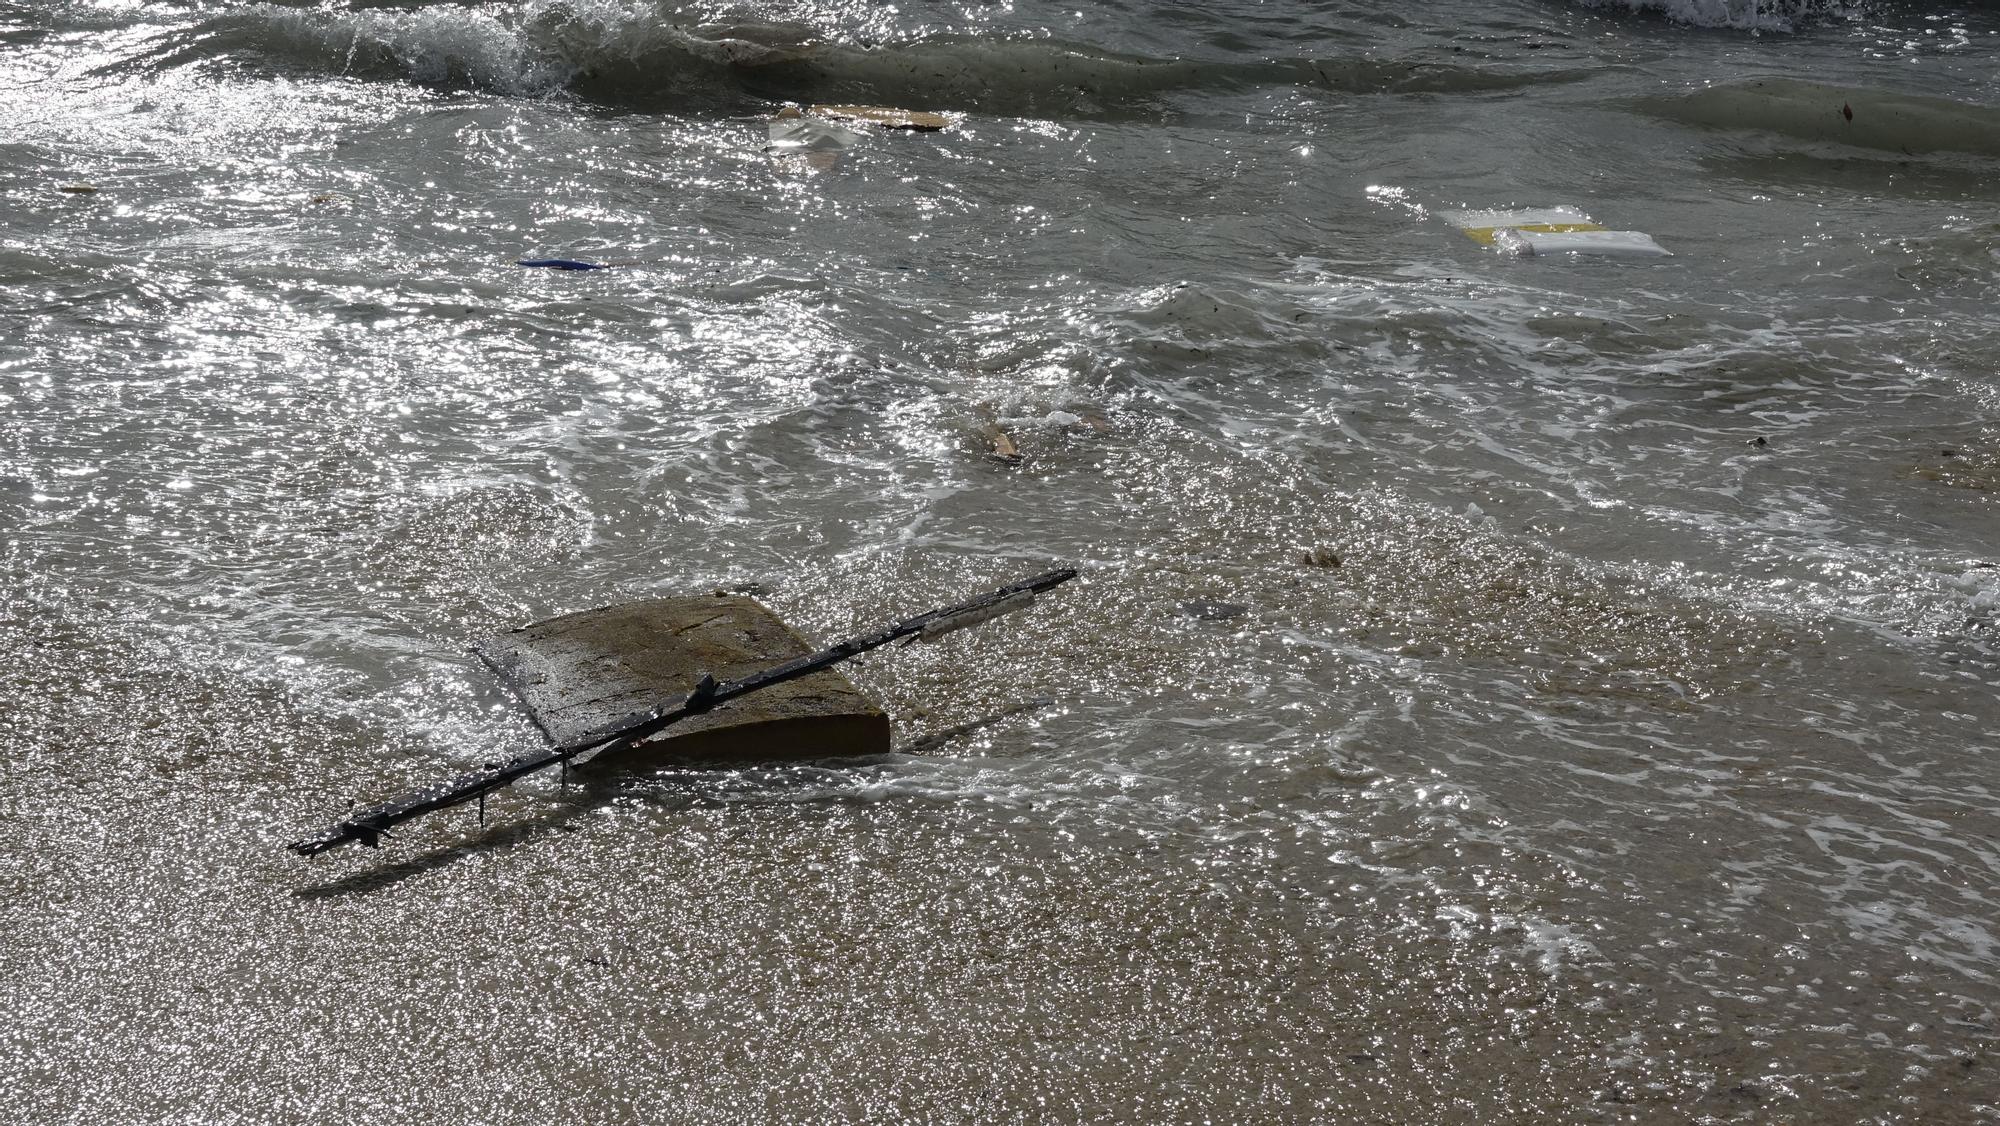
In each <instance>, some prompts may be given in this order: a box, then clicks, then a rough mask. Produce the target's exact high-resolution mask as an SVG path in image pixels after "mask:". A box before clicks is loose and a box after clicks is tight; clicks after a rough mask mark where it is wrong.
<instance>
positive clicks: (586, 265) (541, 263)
mask: <svg viewBox="0 0 2000 1126" xmlns="http://www.w3.org/2000/svg"><path fill="white" fill-rule="evenodd" d="M515 265H517V266H535V267H539V268H541V269H545V270H608V269H610V268H611V267H609V266H607V265H605V264H604V263H602V262H579V261H577V260H576V259H574V258H523V259H521V260H520V261H519V262H516V263H515Z"/></svg>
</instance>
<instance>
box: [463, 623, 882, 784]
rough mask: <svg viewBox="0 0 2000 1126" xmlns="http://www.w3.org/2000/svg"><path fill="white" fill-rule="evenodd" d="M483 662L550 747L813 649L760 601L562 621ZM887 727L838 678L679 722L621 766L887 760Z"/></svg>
mask: <svg viewBox="0 0 2000 1126" xmlns="http://www.w3.org/2000/svg"><path fill="white" fill-rule="evenodd" d="M474 650H475V651H476V652H477V653H478V654H479V656H480V658H481V659H482V660H484V661H485V662H486V663H487V664H488V665H490V666H491V667H492V668H493V671H494V672H496V673H498V674H500V678H501V680H502V681H504V682H505V683H506V685H507V687H508V688H510V689H511V690H513V692H514V694H515V695H516V696H518V697H520V699H521V702H522V703H523V704H524V705H526V707H527V710H528V714H529V715H530V716H532V717H533V718H534V721H535V723H536V725H537V726H539V727H540V728H541V729H542V732H543V734H545V735H547V736H548V737H549V740H550V742H552V743H554V744H556V745H558V746H561V745H564V744H567V743H570V742H573V741H575V740H578V739H580V738H582V737H583V736H585V735H588V734H589V733H591V732H593V731H600V730H605V729H608V728H616V727H619V726H623V725H624V724H626V723H628V722H637V720H638V719H639V718H640V717H641V716H643V714H644V713H646V712H648V711H650V710H651V709H652V708H653V707H654V706H655V705H658V704H661V703H678V702H679V701H680V700H682V699H683V698H685V697H686V695H687V693H688V690H689V689H691V688H693V687H694V685H695V682H696V681H698V680H700V679H701V676H702V674H703V673H707V674H709V675H712V676H714V677H715V678H716V679H717V680H718V681H727V680H735V679H738V678H740V677H743V676H746V675H748V674H750V673H753V672H757V671H759V670H761V669H766V668H770V667H771V666H773V665H777V664H781V663H783V662H785V661H788V660H790V659H792V658H793V657H800V656H804V655H805V654H807V653H809V652H811V651H812V646H811V645H809V644H808V643H807V642H806V640H805V639H804V638H802V637H800V636H799V635H798V634H797V633H794V632H793V631H792V629H791V628H790V627H789V626H787V625H785V623H784V622H783V621H782V620H780V619H779V618H778V616H777V615H776V614H773V613H772V612H771V611H770V610H769V609H767V608H765V607H764V606H762V605H761V604H759V603H757V602H756V601H754V600H752V599H749V598H744V597H740V596H735V595H712V596H709V597H705V598H655V599H651V600H648V601H644V602H629V603H625V604H623V605H618V606H607V607H603V608H601V609H597V610H586V611H583V612H582V613H577V614H566V615H564V616H562V617H559V618H550V619H548V620H547V621H542V622H536V623H535V624H533V625H530V626H524V627H523V628H521V629H517V630H513V631H511V632H509V633H504V634H501V635H500V636H498V637H493V638H489V639H488V640H486V641H483V642H480V643H479V644H478V645H476V646H474ZM889 743H890V730H889V717H888V716H886V715H884V714H883V712H882V709H881V708H880V707H878V706H876V704H875V703H874V701H872V700H870V699H869V698H868V697H867V696H865V695H863V694H862V692H861V691H860V689H858V688H856V687H855V686H854V684H853V682H851V681H849V680H848V679H847V678H846V677H845V676H842V675H841V674H840V672H839V671H837V670H834V669H827V670H824V671H821V672H816V673H814V674H812V675H811V676H806V677H801V678H799V679H798V680H794V681H790V682H788V683H785V684H780V685H777V686H775V687H772V688H767V689H765V690H763V691H761V692H758V693H755V694H753V695H750V696H746V697H744V698H743V699H741V700H737V701H734V702H732V703H728V704H724V705H723V706H721V707H719V708H717V709H716V710H715V711H713V712H710V713H708V714H707V715H700V716H695V717H693V718H691V719H688V720H685V721H683V722H681V723H677V724H675V725H674V726H673V727H671V728H669V729H667V730H666V731H665V732H663V733H662V734H661V735H659V736H657V737H655V739H653V740H652V741H650V742H648V743H646V744H645V745H644V746H642V747H639V748H636V749H633V750H629V751H620V752H618V753H617V755H616V762H617V764H618V765H619V766H635V765H636V766H644V765H648V764H657V763H659V762H662V761H665V760H668V759H675V760H679V759H716V758H755V759H784V758H827V757H834V756H847V755H872V754H885V753H887V752H888V750H889Z"/></svg>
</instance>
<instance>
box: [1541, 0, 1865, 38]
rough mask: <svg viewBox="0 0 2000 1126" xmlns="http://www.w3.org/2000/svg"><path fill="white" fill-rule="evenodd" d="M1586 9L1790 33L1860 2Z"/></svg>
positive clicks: (1666, 3) (1613, 0) (1782, 0)
mask: <svg viewBox="0 0 2000 1126" xmlns="http://www.w3.org/2000/svg"><path fill="white" fill-rule="evenodd" d="M1579 2H1580V3H1582V4H1583V5H1584V6H1585V7H1587V8H1608V9H1624V10H1627V11H1632V12H1649V13H1656V14H1659V15H1663V16H1665V17H1666V18H1668V19H1670V20H1673V21H1674V22H1675V23H1684V24H1692V25H1694V26H1696V27H1727V28H1737V29H1740V30H1745V31H1791V30H1794V29H1795V28H1797V27H1799V26H1801V25H1803V24H1808V23H1814V22H1817V21H1820V20H1826V19H1841V18H1845V17H1848V16H1852V15H1855V14H1857V13H1858V12H1859V11H1860V8H1861V5H1860V3H1859V2H1857V0H1579Z"/></svg>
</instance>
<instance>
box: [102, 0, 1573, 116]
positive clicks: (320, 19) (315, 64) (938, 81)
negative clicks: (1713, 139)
mask: <svg viewBox="0 0 2000 1126" xmlns="http://www.w3.org/2000/svg"><path fill="white" fill-rule="evenodd" d="M246 59H247V60H257V61H261V62H264V63H267V64H272V65H279V66H290V67H303V68H308V69H311V70H315V71H321V72H331V73H339V74H352V75H359V76H367V77H388V78H402V79H407V80H412V81H417V82H422V83H427V84H435V85H446V86H469V87H475V88H480V89H488V90H494V91H497V92H501V93H507V94H522V95H538V94H551V93H557V92H565V91H566V92H571V93H575V94H579V95H581V96H584V97H589V98H593V99H599V100H607V101H617V102H626V103H631V102H639V103H649V102H668V103H675V104H686V103H689V102H694V103H697V104H699V103H700V102H703V101H707V102H725V103H726V102H730V101H735V100H739V99H742V98H746V97H749V98H762V99H770V100H800V101H806V100H853V101H880V102H890V103H901V104H921V105H926V106H932V107H937V108H949V109H964V110H976V111H986V112H998V113H1009V112H1023V113H1025V112H1054V113H1072V114H1089V113H1092V112H1098V111H1103V110H1110V109H1114V108H1116V107H1118V106H1121V105H1129V104H1133V103H1137V102H1143V101H1147V100H1151V99H1154V98H1157V97H1159V96H1162V95H1165V94H1169V93H1172V92H1176V91H1186V90H1218V89H1247V88H1255V87H1260V86H1303V87H1311V88H1320V89H1326V90H1332V91H1337V92H1341V93H1349V94H1370V93H1429V94H1435V93H1476V92H1481V91H1494V90H1507V89H1515V88H1520V87H1525V86H1533V85H1542V84H1545V83H1549V82H1559V81H1567V80H1575V79H1578V78H1581V77H1583V72H1580V71H1578V72H1570V71H1561V70H1550V69H1547V68H1539V69H1536V68H1497V67H1494V68H1477V67H1467V66H1462V65H1455V64H1450V63H1444V62H1438V61H1432V60H1431V59H1430V58H1429V57H1426V56H1421V55H1419V56H1411V57H1407V58H1401V59H1396V58H1388V59H1383V58H1330V59H1322V58H1305V57H1295V58H1260V59H1250V60H1240V59H1237V60H1230V59H1190V58H1171V57H1167V58H1163V57H1152V56H1145V55H1135V54H1126V53H1119V52H1114V51H1107V50H1103V49H1099V48H1094V47H1088V46H1082V45H1076V44H1065V43H1061V42H1057V41H1052V40H1047V39H993V38H975V37H966V36H940V37H935V38H924V39H917V40H910V41H904V42H896V43H885V44H861V43H843V42H836V41H829V40H826V39H824V38H821V37H820V36H819V35H818V33H816V32H815V31H814V30H813V29H811V28H806V27H802V26H798V25H788V24H777V23H760V24H734V25H711V24H701V25H694V24H685V23H680V22H676V21H675V20H673V19H671V18H669V17H667V16H666V15H664V14H663V13H662V12H661V11H660V10H658V9H657V8H655V7H653V6H651V5H648V4H644V3H638V4H634V3H629V2H621V3H613V2H605V3H578V2H571V3H560V2H553V0H552V2H547V3H535V4H530V5H527V6H525V7H524V8H522V9H520V10H519V11H518V13H517V14H506V13H502V14H495V13H494V12H492V11H491V10H488V9H483V8H478V7H470V6H460V5H450V6H443V7H430V8H423V9H417V10H396V9H362V10H339V9H326V8H314V9H300V8H289V7H282V6H278V5H273V4H257V5H250V6H247V7H244V8H240V9H235V10H232V11H229V12H227V13H225V14H222V15H218V16H215V17H213V18H211V19H209V20H206V21H204V22H203V23H201V24H199V25H197V26H196V27H194V28H192V29H189V30H186V31H182V32H178V33H175V34H174V35H173V36H172V37H170V39H169V40H167V41H165V42H163V43H160V44H159V45H158V46H157V47H156V49H155V50H154V51H152V52H151V53H150V54H149V55H148V56H146V57H145V58H143V59H140V60H135V61H136V62H138V63H139V64H141V65H146V66H179V65H193V64H201V63H209V62H219V61H225V60H229V61H241V60H246Z"/></svg>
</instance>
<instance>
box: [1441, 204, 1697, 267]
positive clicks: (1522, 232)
mask: <svg viewBox="0 0 2000 1126" xmlns="http://www.w3.org/2000/svg"><path fill="white" fill-rule="evenodd" d="M1438 214H1439V215H1440V216H1442V217H1443V218H1444V220H1445V221H1446V222H1448V223H1450V224H1451V225H1452V226H1454V227H1457V228H1458V229H1459V230H1461V231H1463V232H1465V236H1466V237H1467V238H1469V239H1471V240H1472V241H1474V242H1476V243H1479V244H1480V245H1482V246H1490V247H1493V248H1494V249H1496V250H1499V251H1501V252H1503V253H1507V254H1513V255H1517V256H1520V257H1533V256H1536V255H1548V254H1597V255H1616V256H1621V257H1634V258H1670V257H1672V255H1671V254H1669V253H1668V252H1667V249H1666V248H1665V247H1663V246H1661V245H1660V244H1659V243H1657V242H1654V241H1653V236H1651V235H1649V234H1645V233H1643V232H1641V231H1611V230H1606V229H1605V228H1604V226H1603V225H1602V224H1600V223H1598V222H1597V221H1596V220H1594V219H1592V218H1591V217H1590V216H1589V215H1586V214H1584V213H1583V212H1582V211H1579V210H1577V209H1576V208H1574V207H1568V206H1562V207H1549V208H1540V209H1535V210H1526V211H1441V212H1439V213H1438Z"/></svg>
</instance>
